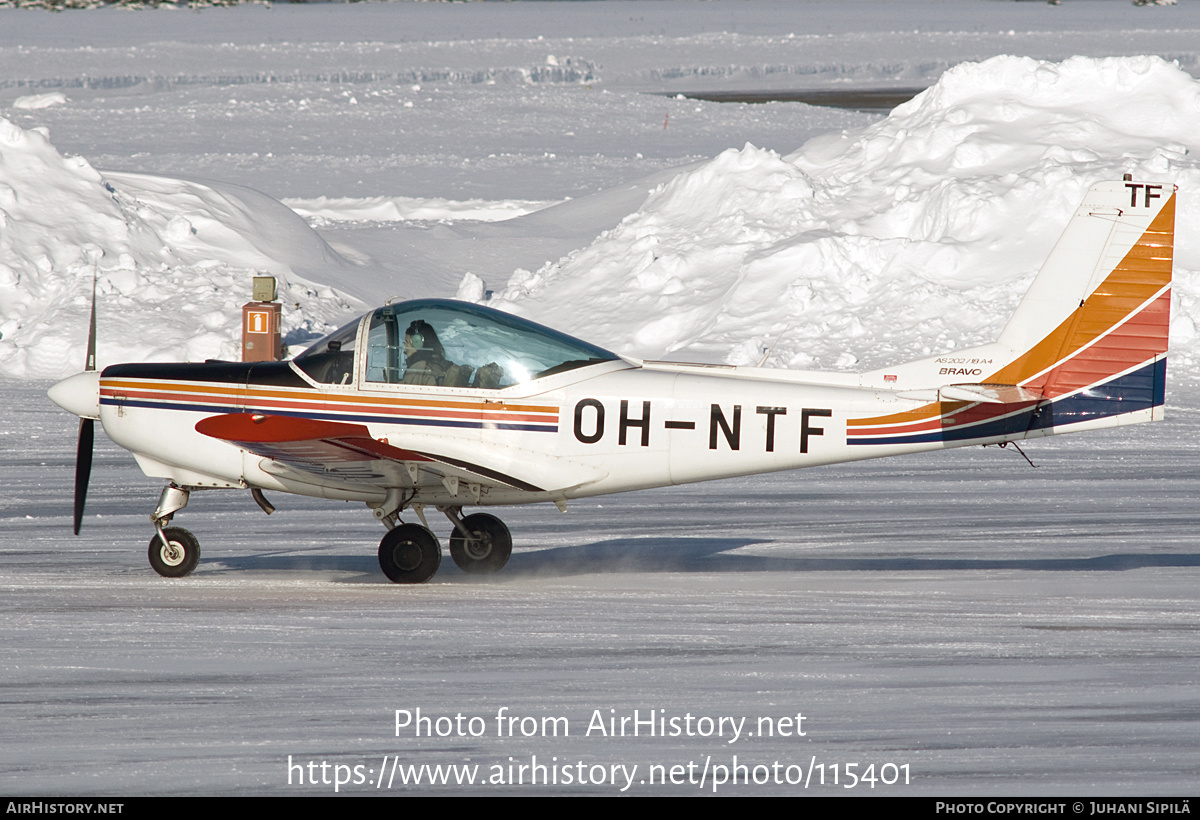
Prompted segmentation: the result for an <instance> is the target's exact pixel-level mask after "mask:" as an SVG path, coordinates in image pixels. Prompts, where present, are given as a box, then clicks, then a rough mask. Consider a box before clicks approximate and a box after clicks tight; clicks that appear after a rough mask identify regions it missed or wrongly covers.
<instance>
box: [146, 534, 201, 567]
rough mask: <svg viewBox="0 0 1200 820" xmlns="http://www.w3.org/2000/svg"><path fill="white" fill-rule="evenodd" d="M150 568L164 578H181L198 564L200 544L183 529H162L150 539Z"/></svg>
mask: <svg viewBox="0 0 1200 820" xmlns="http://www.w3.org/2000/svg"><path fill="white" fill-rule="evenodd" d="M149 557H150V566H151V567H153V568H154V571H155V572H157V573H158V574H159V575H161V576H163V577H164V578H182V577H183V576H185V575H189V574H191V571H192V570H194V569H195V568H196V564H198V563H200V542H199V540H197V538H196V536H194V535H192V534H191V533H190V532H188V531H187V530H185V529H184V528H183V527H164V528H163V530H162V536H161V537H160V536H159V535H158V534H155V536H154V537H153V538H152V539H150V553H149Z"/></svg>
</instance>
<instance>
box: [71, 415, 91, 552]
mask: <svg viewBox="0 0 1200 820" xmlns="http://www.w3.org/2000/svg"><path fill="white" fill-rule="evenodd" d="M95 423H96V422H95V421H93V420H92V419H80V420H79V448H78V449H77V450H76V452H75V534H76V535H79V525H80V524H81V523H83V505H84V503H86V502H87V489H88V479H89V478H90V477H91V474H92V441H93V439H94V438H95V427H94V425H95Z"/></svg>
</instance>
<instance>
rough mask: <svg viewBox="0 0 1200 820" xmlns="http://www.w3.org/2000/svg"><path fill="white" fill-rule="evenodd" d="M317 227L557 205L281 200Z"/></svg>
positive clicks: (495, 215) (514, 213) (494, 216)
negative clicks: (342, 223)
mask: <svg viewBox="0 0 1200 820" xmlns="http://www.w3.org/2000/svg"><path fill="white" fill-rule="evenodd" d="M280 201H281V202H283V204H284V205H287V206H288V207H289V208H291V209H292V210H293V211H295V212H296V213H298V214H300V215H301V216H302V217H304V218H305V219H307V220H309V222H310V223H312V224H313V225H314V226H316V227H322V226H325V225H336V224H338V223H340V222H422V221H428V222H454V221H457V220H460V219H466V220H474V221H478V222H502V221H504V220H506V219H513V218H514V217H518V216H524V215H525V214H528V213H533V212H534V211H540V210H541V209H543V208H548V207H549V206H551V205H554V204H556V203H555V202H554V201H550V200H547V201H530V200H526V199H501V200H496V201H492V200H486V199H466V200H454V199H419V198H416V197H408V196H371V197H330V196H320V197H314V198H311V199H283V200H280Z"/></svg>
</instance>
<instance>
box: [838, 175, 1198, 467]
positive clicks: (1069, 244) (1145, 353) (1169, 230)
mask: <svg viewBox="0 0 1200 820" xmlns="http://www.w3.org/2000/svg"><path fill="white" fill-rule="evenodd" d="M1174 236H1175V187H1174V186H1172V185H1163V184H1157V183H1144V182H1133V181H1131V180H1130V179H1129V178H1128V176H1127V177H1126V179H1125V180H1122V181H1121V182H1102V183H1099V184H1097V185H1093V186H1092V188H1091V189H1090V190H1089V191H1088V192H1087V196H1086V197H1085V198H1084V201H1083V203H1082V204H1081V205H1080V206H1079V208H1078V209H1077V210H1076V211H1075V215H1074V216H1073V217H1072V219H1071V221H1070V223H1069V224H1068V225H1067V228H1066V230H1065V231H1064V232H1063V235H1062V237H1061V238H1060V239H1059V241H1058V244H1056V245H1055V246H1054V250H1053V251H1052V252H1051V254H1050V256H1049V258H1048V259H1047V260H1046V262H1045V264H1044V265H1043V266H1042V269H1041V271H1040V272H1039V273H1038V275H1037V277H1036V278H1035V279H1034V281H1033V284H1032V285H1031V286H1030V288H1029V291H1028V293H1027V294H1026V295H1025V298H1024V299H1022V300H1021V303H1020V304H1019V305H1018V306H1017V310H1016V312H1015V313H1014V314H1013V316H1012V318H1011V319H1010V320H1009V323H1008V325H1007V326H1006V327H1005V328H1004V331H1003V332H1002V333H1001V335H1000V338H999V340H998V341H997V342H996V343H994V344H991V345H984V346H982V347H978V348H972V349H969V350H964V351H958V352H956V353H955V354H954V356H953V357H952V358H951V357H935V358H930V359H924V360H921V361H918V362H912V363H910V364H908V365H904V366H902V367H900V368H891V369H889V370H888V371H887V374H886V375H883V376H882V379H883V380H884V381H885V382H890V384H886V386H887V387H890V388H892V389H896V388H900V389H904V388H905V387H908V386H911V387H913V388H926V389H930V388H933V387H936V388H937V389H938V401H936V402H934V403H932V404H927V405H925V406H923V407H920V408H917V409H915V410H913V411H911V412H909V413H898V414H893V415H890V416H886V417H877V418H869V419H854V420H851V421H850V422H849V425H850V426H849V429H848V438H849V439H850V441H851V443H855V444H858V443H863V444H866V443H876V444H880V443H884V441H885V440H886V441H888V442H890V443H897V444H898V443H917V442H929V441H939V440H940V441H945V442H947V443H949V442H953V443H955V444H967V443H975V442H977V441H997V440H1005V439H1019V438H1025V437H1033V436H1041V435H1051V434H1054V433H1061V432H1068V431H1071V430H1082V429H1091V428H1096V427H1114V426H1117V425H1121V424H1129V423H1133V422H1140V421H1151V420H1155V419H1160V418H1162V414H1163V404H1164V400H1165V389H1166V358H1167V330H1168V326H1169V324H1170V318H1171V267H1172V253H1173V246H1174ZM947 363H949V365H950V366H947ZM955 364H957V365H959V366H954V365H955ZM964 365H965V366H964ZM897 373H899V374H901V375H902V376H903V379H902V380H901V378H900V377H899V376H897V375H895V374H897ZM880 374H884V371H877V373H870V374H865V375H864V381H866V382H868V383H874V382H875V381H876V380H877V379H878V378H879V376H880ZM963 376H969V377H972V378H971V379H970V381H969V383H964V382H968V380H967V379H964V378H962V377H963ZM881 386H883V385H881Z"/></svg>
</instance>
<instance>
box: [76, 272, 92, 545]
mask: <svg viewBox="0 0 1200 820" xmlns="http://www.w3.org/2000/svg"><path fill="white" fill-rule="evenodd" d="M83 369H84V370H85V371H89V372H91V371H94V370H95V369H96V268H94V267H93V268H92V318H91V321H90V322H89V323H88V340H87V364H86V365H84V368H83ZM95 439H96V421H95V420H94V419H89V418H80V419H79V443H78V444H77V446H76V448H75V534H76V535H79V525H80V524H82V523H83V506H84V504H85V503H86V502H87V490H88V479H89V478H91V475H92V445H93V443H94V442H95Z"/></svg>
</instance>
